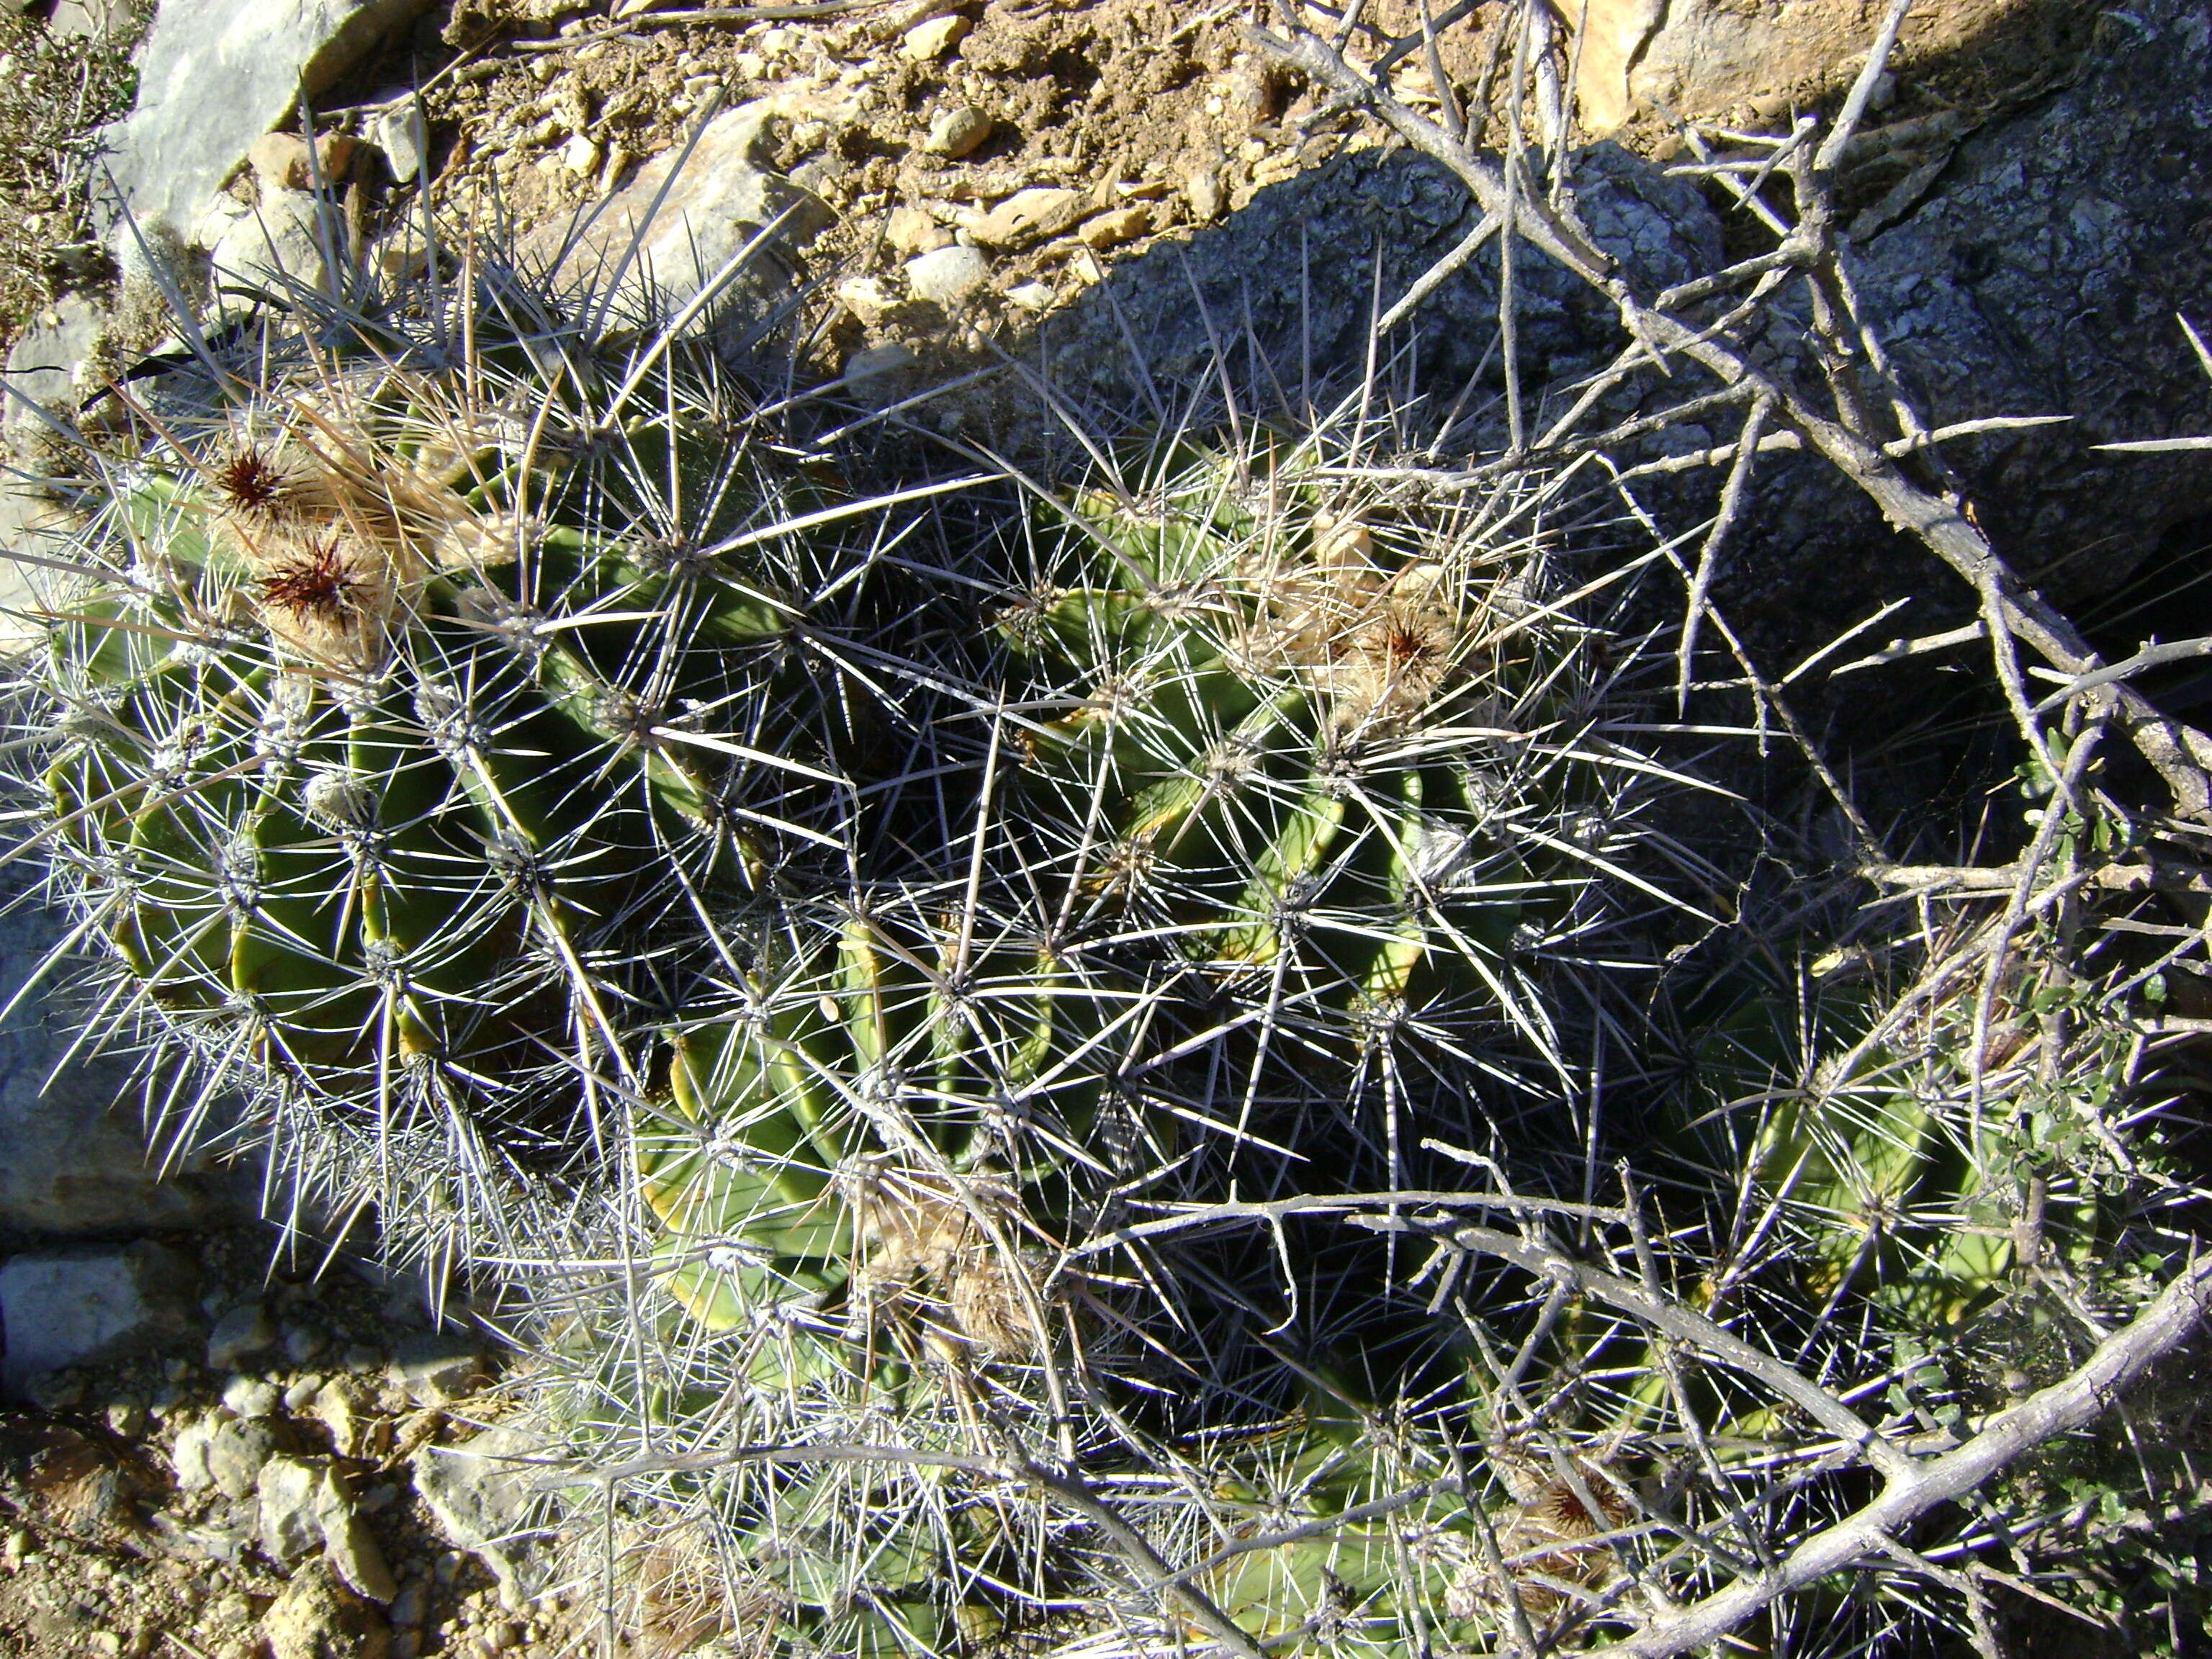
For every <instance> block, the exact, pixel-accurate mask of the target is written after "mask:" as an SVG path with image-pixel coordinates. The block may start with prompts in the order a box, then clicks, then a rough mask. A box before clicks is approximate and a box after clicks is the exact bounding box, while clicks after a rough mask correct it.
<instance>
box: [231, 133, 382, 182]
mask: <svg viewBox="0 0 2212 1659" xmlns="http://www.w3.org/2000/svg"><path fill="white" fill-rule="evenodd" d="M360 148H361V141H360V140H359V139H356V138H349V137H346V136H345V134H343V133H342V132H326V133H325V134H324V135H323V136H322V137H319V138H318V139H316V140H315V149H314V161H313V164H312V165H310V163H309V161H308V159H307V155H308V153H307V140H306V139H304V138H302V137H301V136H300V135H299V134H298V133H296V132H264V133H263V134H262V135H261V137H258V138H257V139H255V140H254V141H253V148H252V149H249V150H247V151H246V165H247V166H248V167H251V168H252V170H253V176H254V178H255V179H256V180H258V182H259V184H260V185H261V187H262V188H263V189H264V190H311V189H313V187H314V182H315V175H316V173H318V172H320V173H321V175H322V180H323V183H325V185H333V184H339V183H343V181H344V179H345V177H346V175H347V174H348V173H350V172H351V171H352V170H353V158H354V155H355V153H356V151H357V150H359V149H360Z"/></svg>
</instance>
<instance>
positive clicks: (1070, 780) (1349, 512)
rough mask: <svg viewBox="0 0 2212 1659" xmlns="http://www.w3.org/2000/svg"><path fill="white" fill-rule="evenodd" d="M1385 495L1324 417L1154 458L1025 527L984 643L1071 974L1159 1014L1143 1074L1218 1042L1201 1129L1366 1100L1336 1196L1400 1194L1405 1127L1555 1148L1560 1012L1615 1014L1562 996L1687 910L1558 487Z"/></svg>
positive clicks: (1630, 659)
mask: <svg viewBox="0 0 2212 1659" xmlns="http://www.w3.org/2000/svg"><path fill="white" fill-rule="evenodd" d="M1378 473H1379V474H1382V475H1383V476H1384V477H1387V476H1388V475H1389V469H1388V468H1387V467H1381V466H1377V465H1375V464H1374V459H1373V457H1372V456H1371V455H1369V454H1367V453H1365V452H1364V449H1363V447H1361V445H1360V444H1359V443H1358V442H1357V441H1355V438H1354V437H1352V436H1346V435H1342V434H1340V433H1338V432H1337V431H1336V430H1335V428H1334V427H1333V426H1332V425H1331V424H1330V423H1328V422H1322V423H1320V424H1319V425H1318V426H1317V428H1316V429H1314V430H1311V431H1309V432H1307V433H1304V434H1302V435H1299V436H1298V437H1297V439H1296V440H1295V441H1292V440H1288V439H1286V440H1283V441H1279V442H1277V443H1274V444H1273V445H1272V446H1271V445H1270V444H1268V443H1267V442H1266V441H1261V442H1260V443H1255V444H1254V445H1251V446H1249V447H1246V448H1245V449H1243V450H1232V451H1227V452H1224V451H1222V450H1219V449H1209V448H1206V447H1201V446H1198V445H1194V444H1189V443H1181V442H1178V443H1172V444H1167V445H1163V446H1161V447H1159V448H1158V450H1157V451H1156V452H1155V453H1154V454H1153V455H1152V457H1151V458H1150V459H1149V460H1148V461H1147V462H1146V464H1145V465H1144V467H1143V470H1142V471H1133V477H1132V479H1131V481H1130V482H1127V483H1124V482H1123V481H1122V479H1121V477H1119V476H1118V475H1115V474H1112V473H1109V474H1108V475H1107V476H1106V477H1105V478H1104V479H1103V482H1102V483H1099V484H1098V485H1097V486H1095V487H1093V488H1091V489H1088V490H1086V491H1085V492H1083V493H1082V494H1081V495H1078V496H1077V497H1076V498H1075V499H1074V500H1073V501H1072V502H1069V503H1066V504H1062V503H1059V502H1052V503H1048V504H1047V505H1046V506H1045V507H1042V508H1041V509H1040V512H1039V514H1038V520H1039V521H1038V523H1037V524H1036V526H1035V529H1034V531H1033V533H1032V539H1033V542H1034V543H1035V544H1036V555H1035V560H1034V565H1035V568H1034V573H1033V574H1032V575H1031V576H1030V579H1029V580H1028V582H1027V584H1026V586H1025V587H1024V590H1023V591H1021V592H1019V593H1018V594H1017V595H1016V596H1015V597H1014V598H1013V599H1011V600H1010V601H1009V602H1008V603H1007V604H1006V605H1004V606H1003V607H1002V609H1001V611H1000V616H999V619H998V627H999V631H1000V635H1001V636H1002V637H1003V638H1004V639H1005V640H1006V642H1007V647H1008V650H1009V654H1010V657H1011V659H1012V662H1011V664H1010V667H1009V670H1008V672H1009V674H1010V676H1011V677H1012V678H1013V679H1014V681H1015V683H1016V684H1018V686H1019V687H1020V688H1021V698H1020V701H1019V702H1018V705H1017V706H1018V707H1019V708H1022V709H1024V710H1033V711H1036V713H1035V714H1033V715H1032V716H1031V723H1030V724H1029V725H1028V726H1025V727H1024V731H1023V733H1022V740H1021V743H1020V745H1019V757H1020V760H1021V762H1022V766H1021V769H1020V771H1019V774H1018V776H1017V778H1016V779H1015V781H1014V782H1013V784H1012V786H1011V792H1010V793H1011V794H1012V799H1014V801H1015V802H1016V803H1017V805H1015V806H1013V807H1012V808H1010V811H1009V817H1012V819H1014V820H1015V821H1016V822H1017V823H1018V825H1019V827H1020V828H1021V830H1022V833H1023V834H1024V836H1025V838H1026V839H1025V841H1024V851H1023V854H1022V858H1023V862H1024V865H1025V866H1026V867H1027V868H1029V869H1030V870H1033V871H1035V872H1037V873H1036V878H1035V879H1036V882H1037V883H1038V884H1040V885H1041V886H1042V887H1043V889H1044V890H1046V891H1047V893H1048V905H1047V908H1048V912H1049V914H1051V915H1052V916H1053V917H1054V922H1055V925H1056V927H1058V928H1059V930H1060V933H1062V934H1063V935H1064V936H1065V937H1066V939H1068V940H1069V941H1070V944H1069V945H1068V946H1067V948H1068V949H1070V950H1071V951H1072V952H1073V954H1076V955H1078V956H1079V957H1081V958H1082V959H1084V960H1085V961H1087V962H1091V963H1099V964H1101V965H1102V966H1103V965H1107V964H1112V965H1113V966H1114V967H1115V969H1116V970H1117V971H1119V972H1121V974H1122V975H1124V977H1125V979H1126V980H1127V982H1129V983H1130V984H1132V985H1135V986H1141V987H1148V994H1154V995H1156V996H1158V997H1159V998H1160V999H1161V1000H1162V1001H1163V1003H1164V1004H1169V1005H1172V1006H1164V1007H1163V1011H1162V1012H1163V1015H1164V1018H1160V1019H1158V1020H1156V1021H1154V1022H1153V1026H1154V1035H1153V1036H1152V1038H1151V1041H1152V1042H1153V1044H1154V1045H1155V1047H1156V1048H1157V1049H1158V1050H1159V1051H1162V1052H1167V1051H1170V1050H1172V1049H1173V1048H1174V1047H1175V1045H1176V1043H1178V1042H1184V1041H1186V1040H1188V1039H1189V1038H1190V1037H1191V1036H1192V1033H1193V1032H1194V1031H1197V1032H1204V1031H1206V1030H1208V1029H1209V1028H1212V1030H1214V1031H1215V1032H1216V1033H1218V1034H1219V1040H1212V1041H1206V1042H1205V1044H1204V1048H1203V1052H1202V1053H1201V1054H1199V1055H1198V1056H1197V1057H1196V1058H1194V1060H1193V1062H1192V1063H1193V1065H1194V1066H1196V1065H1198V1064H1200V1063H1201V1062H1202V1063H1203V1064H1204V1065H1205V1066H1206V1067H1208V1068H1209V1075H1210V1079H1211V1080H1210V1081H1209V1082H1208V1083H1206V1085H1202V1091H1203V1099H1202V1103H1201V1104H1200V1106H1199V1108H1198V1109H1200V1111H1203V1112H1205V1113H1206V1114H1208V1115H1212V1116H1213V1117H1214V1118H1215V1119H1216V1121H1218V1122H1221V1123H1223V1124H1224V1125H1225V1126H1226V1125H1227V1124H1229V1123H1231V1122H1234V1123H1235V1124H1236V1125H1237V1128H1238V1133H1240V1134H1241V1133H1243V1131H1244V1130H1248V1129H1250V1128H1252V1127H1253V1120H1254V1115H1255V1113H1257V1114H1261V1115H1265V1114H1266V1113H1267V1111H1268V1110H1269V1109H1270V1104H1271V1103H1273V1104H1275V1105H1278V1106H1279V1107H1280V1109H1283V1110H1285V1111H1286V1112H1290V1113H1292V1114H1302V1113H1305V1112H1309V1111H1310V1110H1311V1109H1313V1108H1314V1106H1315V1104H1316V1102H1319V1103H1320V1109H1321V1110H1322V1111H1323V1112H1324V1113H1328V1114H1330V1115H1340V1113H1341V1110H1342V1107H1341V1104H1340V1103H1341V1102H1343V1101H1344V1100H1345V1099H1346V1097H1347V1096H1349V1097H1353V1098H1355V1099H1356V1098H1358V1097H1361V1096H1363V1095H1364V1096H1368V1097H1387V1098H1385V1099H1383V1100H1382V1102H1381V1104H1382V1105H1383V1109H1384V1112H1385V1114H1386V1121H1382V1122H1378V1121H1376V1119H1374V1118H1371V1117H1370V1118H1368V1119H1367V1120H1366V1121H1365V1122H1364V1123H1363V1124H1359V1125H1357V1126H1354V1131H1353V1135H1352V1141H1351V1142H1350V1143H1349V1144H1350V1146H1351V1149H1352V1150H1351V1159H1352V1162H1351V1164H1349V1165H1347V1166H1346V1170H1345V1171H1344V1175H1345V1178H1346V1179H1360V1180H1365V1181H1367V1182H1370V1184H1373V1185H1383V1184H1392V1185H1395V1184H1402V1183H1404V1182H1407V1181H1410V1180H1411V1179H1412V1178H1413V1170H1414V1169H1415V1167H1416V1164H1417V1163H1418V1162H1419V1158H1418V1155H1417V1152H1416V1149H1415V1144H1414V1142H1413V1139H1412V1138H1411V1137H1405V1136H1401V1130H1402V1129H1403V1128H1404V1127H1405V1124H1404V1122H1403V1121H1401V1120H1402V1119H1405V1118H1409V1117H1410V1116H1411V1115H1413V1113H1414V1112H1415V1111H1416V1110H1417V1109H1431V1110H1432V1111H1433V1112H1434V1114H1435V1115H1433V1116H1431V1117H1430V1118H1429V1119H1428V1121H1427V1123H1426V1124H1425V1128H1424V1133H1425V1134H1431V1135H1443V1136H1446V1137H1447V1138H1449V1137H1452V1136H1459V1137H1461V1138H1462V1139H1461V1142H1460V1144H1462V1145H1468V1144H1475V1142H1474V1141H1473V1140H1469V1139H1466V1138H1467V1137H1476V1138H1478V1139H1480V1141H1482V1142H1485V1143H1488V1142H1492V1140H1493V1139H1494V1138H1495V1137H1496V1136H1497V1135H1498V1133H1502V1132H1503V1128H1504V1126H1505V1125H1507V1124H1509V1123H1510V1124H1513V1125H1514V1126H1515V1127H1516V1128H1525V1129H1526V1131H1527V1139H1528V1142H1529V1143H1530V1144H1531V1146H1534V1145H1536V1144H1541V1143H1543V1142H1545V1141H1547V1140H1553V1139H1554V1138H1556V1137H1559V1133H1560V1131H1561V1130H1562V1129H1563V1128H1565V1127H1566V1126H1565V1124H1564V1123H1562V1121H1560V1118H1559V1114H1558V1113H1557V1112H1555V1111H1552V1110H1550V1109H1548V1108H1547V1107H1540V1106H1539V1105H1538V1104H1537V1101H1538V1100H1539V1098H1540V1097H1541V1099H1544V1100H1547V1101H1548V1100H1549V1099H1551V1098H1553V1097H1555V1095H1556V1091H1557V1089H1558V1086H1559V1081H1560V1079H1561V1078H1562V1077H1563V1075H1564V1070H1565V1066H1566V1064H1567V1062H1566V1060H1565V1055H1566V1054H1568V1052H1570V1050H1571V1048H1572V1047H1573V1042H1574V1039H1573V1038H1572V1037H1571V1034H1570V1033H1568V1032H1566V1031H1565V1030H1563V1028H1562V1025H1561V1020H1562V1018H1563V1013H1562V1011H1563V1010H1565V1009H1570V1008H1571V1009H1576V1010H1577V1011H1578V1012H1579V1011H1581V1010H1586V1009H1588V1008H1589V1007H1590V1006H1594V1003H1595V1002H1598V1001H1602V1000H1604V998H1605V997H1606V995H1607V993H1606V992H1605V991H1603V990H1602V989H1597V988H1593V987H1585V989H1584V990H1583V991H1579V992H1577V993H1575V994H1569V992H1568V990H1567V985H1568V982H1569V981H1571V980H1574V979H1577V978H1580V977H1583V976H1582V975H1581V974H1580V968H1579V963H1580V962H1581V961H1582V960H1583V959H1584V958H1586V957H1588V956H1589V954H1590V953H1591V949H1592V946H1593V944H1594V942H1595V940H1597V939H1601V938H1603V937H1605V936H1606V935H1607V933H1609V932H1610V931H1612V930H1613V929H1614V928H1615V927H1617V926H1618V924H1619V922H1620V920H1621V918H1622V917H1623V915H1625V914H1626V909H1627V908H1628V907H1629V906H1630V905H1631V904H1634V905H1638V906H1642V905H1647V904H1648V905H1650V906H1652V907H1653V908H1667V907H1673V908H1678V909H1681V910H1688V909H1689V908H1690V907H1689V906H1687V905H1686V904H1684V903H1682V902H1680V900H1677V899H1675V898H1674V897H1672V896H1671V895H1670V891H1669V888H1670V886H1671V884H1672V883H1673V880H1674V875H1673V872H1670V871H1668V870H1665V869H1664V868H1662V867H1660V866H1659V865H1658V864H1657V862H1656V860H1655V859H1654V858H1653V856H1652V854H1653V852H1654V850H1655V849H1654V848H1650V847H1648V846H1646V845H1645V844H1644V837H1643V836H1642V832H1641V830H1640V828H1639V826H1638V811H1639V802H1640V799H1641V798H1642V796H1643V795H1644V794H1645V793H1648V792H1650V790H1652V789H1655V788H1663V787H1675V786H1676V785H1677V784H1679V783H1680V780H1679V779H1676V778H1674V777H1673V776H1672V775H1669V774H1668V773H1667V772H1666V771H1665V770H1664V769H1662V768H1660V767H1658V766H1656V765H1654V764H1653V763H1650V762H1649V761H1647V760H1645V759H1644V758H1643V757H1640V756H1638V754H1637V753H1635V752H1634V750H1632V748H1630V747H1629V746H1628V745H1627V744H1626V743H1624V742H1623V741H1622V740H1621V739H1620V737H1619V736H1618V735H1616V734H1615V733H1613V732H1612V731H1611V730H1610V729H1609V727H1610V726H1611V724H1612V723H1613V722H1614V721H1616V720H1619V719H1620V718H1621V717H1622V715H1623V714H1624V713H1625V712H1626V710H1628V709H1631V708H1633V707H1634V706H1635V702H1636V698H1637V693H1636V692H1635V691H1634V690H1633V689H1632V679H1633V676H1634V674H1635V653H1633V651H1629V652H1625V653H1613V652H1611V650H1610V647H1609V646H1607V645H1605V644H1601V636H1602V635H1603V634H1604V631H1605V629H1604V620H1605V617H1606V614H1607V612H1606V611H1605V609H1604V607H1605V606H1607V605H1610V604H1612V603H1613V602H1615V601H1616V600H1617V599H1619V598H1620V595H1619V594H1618V593H1611V594H1608V593H1606V592H1603V591H1602V590H1603V587H1604V584H1599V585H1598V588H1599V590H1600V591H1599V592H1598V593H1597V595H1596V596H1595V599H1592V598H1591V597H1590V596H1588V595H1577V596H1575V601H1574V602H1566V600H1565V589H1566V585H1567V572H1568V569H1569V568H1570V567H1569V562H1568V561H1566V560H1565V558H1564V557H1563V556H1562V554H1561V551H1560V549H1559V546H1558V544H1557V540H1558V538H1557V535H1556V532H1554V531H1553V528H1552V527H1551V522H1550V520H1551V515H1552V514H1553V512H1554V511H1555V510H1557V511H1558V512H1559V513H1560V516H1562V517H1565V516H1568V512H1567V507H1568V504H1567V503H1566V502H1565V501H1564V500H1563V499H1562V498H1561V496H1560V495H1559V489H1560V486H1559V483H1558V481H1556V480H1547V479H1542V478H1530V479H1526V480H1522V481H1519V482H1516V483H1511V484H1508V485H1504V486H1502V487H1501V488H1500V489H1498V490H1497V491H1496V492H1495V493H1494V494H1492V495H1487V496H1486V497H1484V498H1483V500H1482V501H1481V502H1480V505H1477V504H1475V503H1473V502H1470V501H1467V500H1465V499H1462V498H1454V497H1449V496H1438V495H1433V494H1431V493H1429V492H1427V491H1426V489H1425V487H1424V486H1423V485H1422V484H1420V483H1419V482H1418V481H1417V482H1414V483H1395V484H1391V483H1375V482H1371V481H1370V477H1371V475H1374V474H1378ZM1231 1034H1233V1036H1232V1035H1231ZM1225 1043H1226V1044H1227V1048H1225V1046H1224V1045H1225ZM1228 1048H1234V1049H1235V1050H1236V1051H1237V1053H1236V1054H1235V1056H1234V1057H1233V1058H1232V1057H1229V1055H1228ZM1424 1078H1426V1079H1432V1080H1433V1081H1432V1084H1431V1085H1428V1086H1424V1085H1422V1084H1421V1083H1420V1082H1419V1081H1417V1079H1424ZM1192 1087H1193V1088H1194V1089H1196V1088H1200V1087H1201V1085H1192ZM1332 1100H1333V1101H1334V1102H1337V1103H1339V1104H1336V1105H1332V1104H1330V1102H1331V1101H1332ZM1299 1133H1302V1134H1310V1130H1303V1129H1302V1130H1300V1131H1299ZM1385 1143H1387V1146H1386V1145H1385ZM1369 1149H1378V1150H1382V1151H1383V1158H1381V1159H1379V1160H1376V1161H1370V1158H1369ZM1318 1150H1319V1149H1318V1146H1316V1145H1310V1144H1309V1145H1304V1146H1301V1152H1302V1153H1303V1154H1304V1155H1306V1156H1309V1157H1310V1156H1313V1155H1315V1154H1316V1152H1318Z"/></svg>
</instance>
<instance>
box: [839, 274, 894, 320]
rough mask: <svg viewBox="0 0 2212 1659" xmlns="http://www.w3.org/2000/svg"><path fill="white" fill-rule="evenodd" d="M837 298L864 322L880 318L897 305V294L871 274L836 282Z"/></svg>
mask: <svg viewBox="0 0 2212 1659" xmlns="http://www.w3.org/2000/svg"><path fill="white" fill-rule="evenodd" d="M837 300H838V303H839V304H841V305H842V306H843V307H845V309H846V310H848V311H849V312H851V313H853V314H854V316H855V317H858V318H859V319H860V320H861V321H862V322H864V323H873V322H877V321H878V320H880V319H882V318H883V317H884V315H885V314H886V313H889V312H890V311H891V310H893V309H894V308H896V306H897V305H898V296H897V295H895V294H893V293H892V292H891V291H890V289H887V288H885V287H884V285H883V283H881V282H880V281H878V279H877V278H875V277H873V276H854V277H849V278H848V279H847V280H846V281H844V282H842V283H838V284H837Z"/></svg>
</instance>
